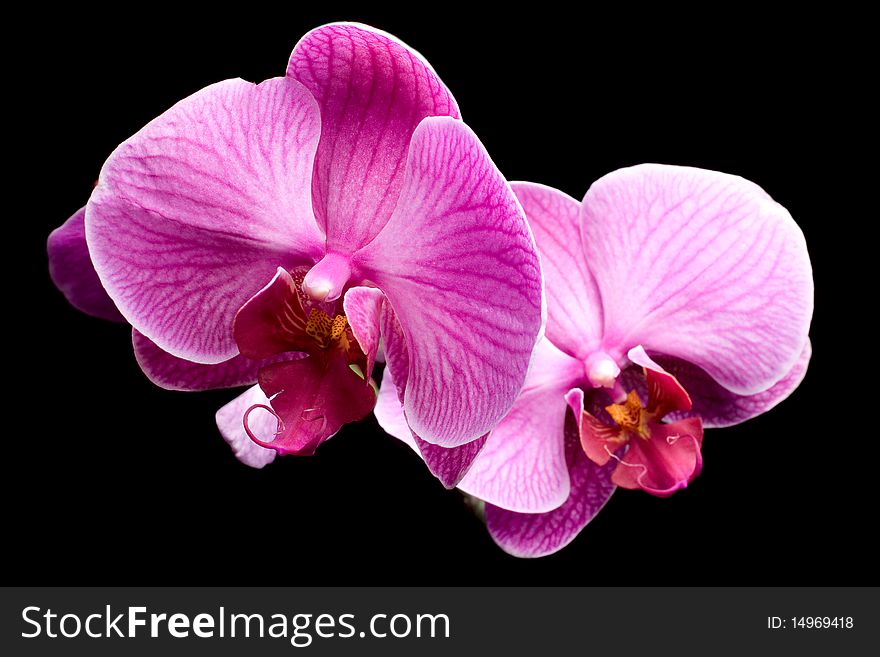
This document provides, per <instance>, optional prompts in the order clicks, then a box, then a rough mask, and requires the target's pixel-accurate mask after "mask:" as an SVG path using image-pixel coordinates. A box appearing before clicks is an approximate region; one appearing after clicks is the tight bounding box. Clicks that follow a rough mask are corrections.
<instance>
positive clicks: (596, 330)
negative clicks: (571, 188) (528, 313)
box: [510, 182, 602, 360]
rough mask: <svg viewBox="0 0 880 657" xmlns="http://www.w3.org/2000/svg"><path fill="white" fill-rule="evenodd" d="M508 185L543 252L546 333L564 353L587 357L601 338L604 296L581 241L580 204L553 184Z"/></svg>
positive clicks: (525, 183) (581, 358)
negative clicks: (599, 291)
mask: <svg viewBox="0 0 880 657" xmlns="http://www.w3.org/2000/svg"><path fill="white" fill-rule="evenodd" d="M510 186H511V187H512V188H513V191H514V193H515V194H516V197H517V199H519V202H520V203H521V204H522V207H523V210H525V213H526V219H528V222H529V226H531V228H532V232H533V233H534V235H535V242H536V243H537V245H538V252H539V253H540V254H541V266H542V268H543V270H544V291H545V293H546V295H547V328H546V335H547V337H548V338H550V340H551V341H552V342H553V344H555V345H556V346H558V347H559V348H560V349H562V351H564V352H565V353H567V354H569V355H571V356H575V357H577V358H579V359H580V360H584V359H586V357H587V356H588V355H589V354H590V353H591V352H592V351H593V350H594V349H596V348H597V347H598V345H599V344H600V342H601V340H602V300H601V299H600V298H599V293H598V290H597V289H596V283H595V282H594V280H593V275H592V274H591V273H590V270H589V268H588V267H587V259H586V257H585V256H584V250H583V248H582V246H581V237H580V234H581V204H580V202H579V201H576V200H574V199H573V198H571V197H570V196H569V195H568V194H564V193H562V192H560V191H559V190H556V189H553V188H552V187H545V186H544V185H538V184H535V183H529V182H514V183H511V184H510Z"/></svg>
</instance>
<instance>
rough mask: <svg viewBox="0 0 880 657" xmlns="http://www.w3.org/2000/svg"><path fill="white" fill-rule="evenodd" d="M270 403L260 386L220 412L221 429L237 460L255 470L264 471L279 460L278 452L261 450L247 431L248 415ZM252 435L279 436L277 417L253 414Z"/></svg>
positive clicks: (250, 421) (218, 415)
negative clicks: (274, 434) (259, 406)
mask: <svg viewBox="0 0 880 657" xmlns="http://www.w3.org/2000/svg"><path fill="white" fill-rule="evenodd" d="M268 404H269V400H268V399H267V398H266V395H264V394H263V391H262V390H260V386H253V387H252V388H249V389H248V390H247V391H246V392H243V393H242V394H240V395H239V396H238V397H236V398H235V399H233V400H232V401H231V402H229V403H228V404H226V405H225V406H223V407H222V408H221V409H220V410H219V411H217V416H216V419H217V428H218V429H220V433H221V434H222V435H223V439H224V440H225V441H226V442H227V443H229V446H230V447H231V448H232V451H233V452H234V453H235V456H236V458H237V459H238V460H239V461H241V462H242V463H244V464H245V465H249V466H251V467H252V468H262V467H263V466H265V465H267V464H269V463H271V462H272V461H274V460H275V450H274V449H266V448H265V447H260V446H259V445H257V443H255V442H254V441H253V440H251V439H250V437H249V436H248V435H247V433H246V432H245V430H244V421H243V418H244V414H245V413H246V412H247V410H248V409H249V408H251V407H252V406H255V405H263V406H265V405H268ZM249 423H250V428H251V431H253V432H254V434H256V435H258V436H271V435H272V434H273V433H274V432H275V427H276V421H275V416H274V415H271V414H270V413H251V415H250V417H249Z"/></svg>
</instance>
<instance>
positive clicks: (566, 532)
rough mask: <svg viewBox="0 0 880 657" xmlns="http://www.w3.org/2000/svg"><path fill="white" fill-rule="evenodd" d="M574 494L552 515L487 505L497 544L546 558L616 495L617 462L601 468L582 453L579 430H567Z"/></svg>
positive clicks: (523, 554)
mask: <svg viewBox="0 0 880 657" xmlns="http://www.w3.org/2000/svg"><path fill="white" fill-rule="evenodd" d="M565 447H566V454H567V456H568V458H569V463H570V467H569V477H570V480H571V492H570V494H569V496H568V499H567V500H566V501H565V502H564V503H563V504H562V506H560V507H559V508H557V509H554V510H553V511H550V512H548V513H516V512H515V511H507V510H506V509H501V508H499V507H497V506H494V505H492V504H487V505H486V526H487V527H488V529H489V533H490V535H491V536H492V538H493V539H494V541H495V542H496V543H497V544H498V545H499V546H500V547H501V549H503V550H504V551H505V552H507V553H508V554H512V555H514V556H516V557H543V556H546V555H548V554H553V553H554V552H557V551H559V550H561V549H562V548H564V547H565V546H566V545H568V544H569V543H570V542H571V541H572V540H573V539H574V538H575V536H577V535H578V534H579V533H580V531H581V530H582V529H583V528H584V527H586V526H587V523H589V522H590V520H592V519H593V518H594V517H595V516H596V514H597V513H599V511H600V510H601V509H602V507H603V506H605V504H606V502H608V500H609V499H610V497H611V493H613V492H614V484H613V483H612V482H611V473H612V472H613V470H614V468H615V466H616V465H617V464H616V463H609V464H608V465H606V466H604V467H600V466H598V465H596V464H595V463H593V462H591V461H590V460H589V459H587V457H586V456H585V455H584V453H583V451H581V448H580V445H579V444H578V440H577V435H576V429H575V427H574V425H573V423H572V424H569V425H568V426H567V427H566V444H565Z"/></svg>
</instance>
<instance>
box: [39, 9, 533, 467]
mask: <svg viewBox="0 0 880 657" xmlns="http://www.w3.org/2000/svg"><path fill="white" fill-rule="evenodd" d="M49 258H50V271H51V273H52V277H53V280H54V281H55V283H56V285H57V286H58V287H59V288H60V289H61V290H62V291H63V292H64V293H65V295H66V296H67V297H68V299H69V300H70V301H71V303H72V304H73V305H74V306H76V307H77V308H80V309H82V310H84V311H86V312H89V313H91V314H94V315H97V316H100V317H104V318H107V319H122V318H124V319H125V320H127V321H128V322H129V323H130V324H131V325H132V327H133V342H134V350H135V355H136V357H137V360H138V363H139V364H140V366H141V368H142V369H143V371H144V372H145V373H146V375H147V376H148V377H149V378H150V379H151V380H153V381H154V382H155V383H157V384H158V385H160V386H163V387H165V388H170V389H176V390H203V389H208V388H218V387H231V386H240V385H249V384H253V383H254V382H258V384H259V385H258V386H254V387H252V388H251V389H250V390H248V391H247V392H245V393H244V394H243V395H241V396H240V397H239V398H238V399H236V400H234V401H233V402H231V403H230V404H229V405H227V406H226V407H224V408H223V409H221V410H220V411H219V412H218V413H217V423H218V426H219V428H220V430H221V432H222V433H223V435H224V437H225V438H226V439H227V441H228V442H229V443H230V444H231V445H232V447H233V449H234V450H235V452H236V454H237V456H238V457H239V458H240V459H241V460H242V461H244V462H245V463H248V464H249V465H253V466H256V467H261V466H263V465H265V464H266V463H268V462H269V461H271V460H272V459H273V458H274V456H275V454H276V452H277V453H282V454H286V453H290V454H310V453H312V452H313V451H314V450H315V448H316V447H317V446H318V445H319V444H320V443H321V442H322V441H324V440H326V439H327V438H328V437H329V436H331V435H332V434H333V433H335V432H336V431H337V430H338V429H339V428H340V427H341V426H342V425H343V424H345V423H347V422H351V421H354V420H357V419H360V418H362V417H364V416H365V415H367V414H368V413H369V412H370V410H372V408H373V405H374V403H375V400H376V392H375V387H374V386H371V385H370V382H371V373H372V369H373V364H374V362H375V361H376V358H377V353H378V351H379V349H378V346H379V340H380V337H381V338H382V340H383V345H384V353H385V354H386V357H387V358H388V360H389V367H390V368H392V369H394V370H395V373H396V375H397V376H398V380H399V381H400V382H401V386H402V388H401V389H402V398H403V403H404V407H405V413H406V420H407V423H408V426H409V427H410V428H411V430H412V432H413V434H414V437H413V439H414V440H417V441H418V442H419V444H420V445H421V446H422V449H423V450H424V452H425V453H426V458H427V459H428V461H429V463H435V462H436V463H437V468H438V475H440V476H441V477H442V478H443V479H444V481H447V482H448V483H452V482H454V481H457V480H458V478H459V474H458V472H456V471H447V470H448V468H449V467H453V470H454V469H455V468H458V469H462V468H464V467H466V465H467V464H468V463H469V462H470V459H471V458H472V457H473V455H474V454H475V453H476V451H477V450H478V448H479V446H481V445H482V444H483V441H484V439H485V438H484V436H485V434H486V433H487V432H488V431H489V430H490V429H491V428H492V427H493V426H495V424H497V422H498V421H499V420H500V419H501V418H502V417H503V416H504V415H505V414H506V412H507V411H508V410H509V408H510V407H511V405H512V404H513V402H514V400H515V399H516V396H517V394H518V392H519V389H520V387H521V386H522V383H523V381H524V379H525V376H526V372H527V369H528V366H529V362H530V358H531V354H532V350H533V347H534V345H535V342H536V340H537V339H538V336H539V333H540V331H541V328H542V323H543V313H544V309H543V298H542V297H543V295H542V276H541V271H540V266H539V262H538V255H537V251H536V247H535V243H534V238H533V237H532V234H531V232H530V230H529V227H528V224H527V223H526V220H525V216H524V213H523V210H522V208H521V207H520V205H519V203H518V202H517V200H516V197H515V196H514V194H513V192H512V191H511V189H510V186H509V185H508V183H507V182H506V181H505V180H504V178H503V177H502V176H501V174H500V173H499V171H498V169H497V168H496V167H495V166H494V164H493V163H492V161H491V160H490V158H489V156H488V155H487V153H486V151H485V149H484V148H483V146H482V144H481V143H480V142H479V140H478V139H477V138H476V136H475V135H474V134H473V132H472V131H471V130H470V129H469V128H468V127H467V126H466V125H465V124H464V123H462V121H461V120H460V118H459V112H458V107H457V105H456V102H455V100H454V99H453V97H452V95H451V93H450V92H449V90H448V89H447V88H446V86H445V85H444V84H443V83H442V82H441V81H440V79H439V78H438V77H437V75H436V74H435V73H434V71H433V69H432V68H431V67H430V65H429V64H428V63H427V62H426V61H425V60H424V59H423V58H422V57H421V56H420V55H419V54H418V53H416V52H414V51H412V50H410V49H409V48H408V47H406V46H405V45H404V44H402V43H400V42H399V41H397V40H396V39H394V38H393V37H391V36H389V35H387V34H384V33H382V32H379V31H377V30H373V29H371V28H369V27H366V26H362V25H355V24H348V23H345V24H333V25H328V26H324V27H321V28H318V29H316V30H313V31H312V32H310V33H308V34H307V35H306V36H305V37H303V38H302V40H301V41H300V42H299V43H298V44H297V46H296V47H295V49H294V51H293V54H292V55H291V58H290V62H289V64H288V68H287V75H286V76H285V77H281V78H274V79H270V80H266V81H265V82H262V83H260V84H252V83H249V82H245V81H242V80H227V81H224V82H220V83H217V84H214V85H211V86H209V87H206V88H205V89H202V90H201V91H199V92H197V93H195V94H193V95H192V96H190V97H188V98H186V99H184V100H182V101H180V102H179V103H177V104H176V105H175V106H174V107H172V108H171V109H169V110H168V111H166V112H165V113H164V114H162V115H161V116H159V117H158V118H156V119H155V120H153V121H152V122H151V123H149V124H148V125H147V126H146V127H144V128H143V129H142V130H140V131H139V132H138V133H137V134H135V135H134V136H133V137H131V138H130V139H128V140H127V141H125V142H124V143H123V144H121V145H120V146H119V147H118V148H117V149H116V150H115V151H114V152H113V154H112V155H111V156H110V158H109V159H108V160H107V162H106V163H105V164H104V167H103V169H102V171H101V174H100V178H99V181H98V184H97V186H96V188H95V189H94V191H93V192H92V195H91V197H90V199H89V202H88V204H87V206H86V207H85V208H84V209H83V210H80V211H79V212H77V213H76V214H75V215H74V216H73V217H71V218H70V219H69V220H68V222H66V223H65V224H64V225H63V226H62V227H60V228H59V229H57V230H56V231H55V232H54V233H53V234H52V236H51V237H50V239H49ZM92 264H93V265H94V267H92V266H91V265H92ZM392 361H393V362H392ZM472 442H473V443H474V445H471V443H472ZM435 453H436V454H437V455H438V456H437V457H436V458H435V457H433V456H432V454H435ZM450 463H452V464H453V466H450ZM443 468H447V470H444V469H443Z"/></svg>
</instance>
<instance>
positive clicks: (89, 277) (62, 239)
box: [47, 208, 125, 322]
mask: <svg viewBox="0 0 880 657" xmlns="http://www.w3.org/2000/svg"><path fill="white" fill-rule="evenodd" d="M85 216H86V209H85V208H80V209H79V210H77V211H76V212H75V213H74V214H73V216H72V217H70V219H68V220H67V221H65V222H64V223H63V224H61V225H60V226H59V227H58V228H56V229H55V230H53V231H52V232H51V233H50V235H49V242H48V244H47V250H48V252H49V276H51V277H52V282H53V283H55V287H57V288H58V289H59V290H61V293H62V294H63V295H64V296H65V298H66V299H67V300H68V301H69V302H70V305H72V306H73V307H74V308H76V309H77V310H81V311H82V312H84V313H86V314H88V315H93V316H95V317H100V318H101V319H108V320H110V321H112V322H124V321H125V318H123V317H122V315H120V314H119V311H118V310H117V309H116V306H115V305H114V303H113V301H112V300H111V299H110V297H109V296H107V292H106V291H105V290H104V286H103V285H101V281H100V280H99V279H98V274H97V273H96V272H95V267H94V266H93V265H92V259H91V257H90V256H89V248H88V246H86V231H85V225H84V221H85Z"/></svg>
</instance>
